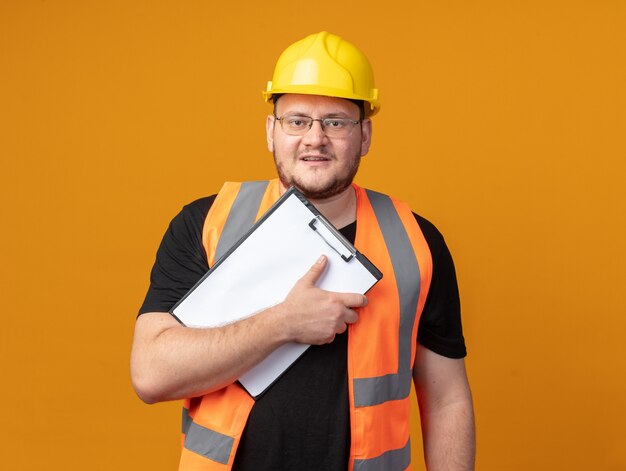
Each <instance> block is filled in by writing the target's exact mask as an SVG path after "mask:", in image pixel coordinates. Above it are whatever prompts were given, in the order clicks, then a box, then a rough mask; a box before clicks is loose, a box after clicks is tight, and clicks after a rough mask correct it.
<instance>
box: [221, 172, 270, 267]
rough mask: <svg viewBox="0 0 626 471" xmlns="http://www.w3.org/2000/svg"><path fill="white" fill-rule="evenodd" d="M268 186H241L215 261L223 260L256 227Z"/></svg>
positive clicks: (258, 183)
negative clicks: (262, 199) (255, 223)
mask: <svg viewBox="0 0 626 471" xmlns="http://www.w3.org/2000/svg"><path fill="white" fill-rule="evenodd" d="M268 184H269V182H268V181H258V182H243V183H242V184H241V188H240V190H239V193H237V197H236V198H235V201H234V202H233V206H232V209H231V210H230V212H229V213H228V218H227V219H226V223H225V224H224V229H223V230H222V234H221V236H220V238H219V241H218V242H217V248H216V249H215V260H219V259H220V258H222V255H224V254H225V253H226V252H227V251H228V249H230V248H231V247H232V246H233V245H234V244H235V242H237V241H238V240H239V239H240V238H241V236H243V235H244V234H245V233H246V232H248V230H250V228H251V227H252V226H253V225H254V222H255V221H256V215H257V213H258V211H259V206H260V205H261V198H262V197H263V194H264V193H265V190H266V188H267V185H268Z"/></svg>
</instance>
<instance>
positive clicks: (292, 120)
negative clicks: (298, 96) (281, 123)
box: [285, 116, 308, 129]
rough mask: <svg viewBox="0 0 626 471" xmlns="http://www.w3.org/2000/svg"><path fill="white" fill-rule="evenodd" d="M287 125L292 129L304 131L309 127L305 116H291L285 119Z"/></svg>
mask: <svg viewBox="0 0 626 471" xmlns="http://www.w3.org/2000/svg"><path fill="white" fill-rule="evenodd" d="M285 124H286V125H287V126H289V127H290V128H292V129H302V128H305V127H306V126H308V120H307V119H306V118H305V117H304V116H289V117H287V118H285Z"/></svg>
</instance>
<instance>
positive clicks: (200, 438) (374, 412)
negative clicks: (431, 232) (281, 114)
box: [179, 180, 432, 471]
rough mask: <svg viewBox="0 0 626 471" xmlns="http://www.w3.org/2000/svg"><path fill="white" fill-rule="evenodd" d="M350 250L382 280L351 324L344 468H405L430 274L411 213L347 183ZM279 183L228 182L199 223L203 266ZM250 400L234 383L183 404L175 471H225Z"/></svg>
mask: <svg viewBox="0 0 626 471" xmlns="http://www.w3.org/2000/svg"><path fill="white" fill-rule="evenodd" d="M353 188H354V191H355V193H356V206H357V208H356V219H357V230H356V239H355V243H354V245H355V247H356V248H357V249H358V250H359V251H360V252H362V253H363V254H364V255H365V256H366V257H367V258H369V259H370V260H371V261H372V262H373V263H374V265H376V267H378V269H379V270H380V271H381V272H382V273H383V278H382V280H380V281H379V282H378V283H377V284H376V285H375V286H374V287H373V288H372V289H371V290H370V291H369V292H368V294H367V299H368V304H367V306H365V307H362V308H358V310H359V312H360V314H361V315H360V316H359V320H358V321H357V322H356V323H354V324H351V325H349V326H348V384H349V387H348V390H349V401H350V429H351V443H350V461H349V470H351V471H352V470H354V471H395V470H399V471H400V470H407V469H410V464H411V445H410V439H409V435H410V420H409V419H410V403H409V393H410V391H411V382H412V371H413V363H414V360H415V349H416V341H417V328H418V324H419V317H420V314H421V312H422V309H423V307H424V303H425V301H426V295H427V294H428V288H429V286H430V280H431V275H432V257H431V254H430V250H429V248H428V244H427V242H426V240H425V239H424V235H423V234H422V232H421V230H420V228H419V225H418V224H417V222H416V221H415V217H414V216H413V213H412V212H411V209H410V208H409V207H408V206H407V205H406V204H405V203H402V202H399V201H396V200H395V199H392V198H390V197H388V196H386V195H383V194H381V193H377V192H375V191H371V190H366V189H363V188H360V187H358V186H357V185H354V184H353ZM279 196H280V186H279V182H278V180H272V181H269V182H268V181H256V182H244V183H230V182H229V183H226V184H224V186H223V187H222V189H221V190H220V192H219V194H218V195H217V197H216V198H215V201H214V202H213V205H212V206H211V209H210V210H209V213H208V214H207V218H206V221H205V224H204V228H203V233H202V242H203V245H204V247H205V249H206V252H207V255H208V262H209V266H213V264H214V262H215V260H218V259H219V258H220V257H221V256H222V255H223V254H224V253H225V252H226V251H227V250H228V249H229V248H230V247H231V246H232V245H233V244H234V243H235V242H236V241H237V240H238V239H239V238H240V237H241V236H242V235H243V234H244V233H245V232H246V231H247V230H248V229H250V228H251V227H252V225H253V224H254V222H255V221H256V220H257V219H258V218H259V217H260V216H262V215H263V214H264V213H265V211H267V209H269V207H270V206H271V205H272V204H273V203H274V202H275V201H276V200H277V199H278V198H279ZM253 405H254V399H253V398H252V397H251V396H250V395H249V394H248V393H247V392H246V391H245V390H244V389H243V388H242V387H241V386H240V385H239V383H237V382H234V383H231V384H229V385H228V386H226V387H224V388H222V389H220V390H218V391H215V392H212V393H209V394H207V395H205V396H202V397H196V398H192V399H187V400H185V402H184V407H183V449H182V454H181V459H180V468H179V469H180V470H181V471H190V470H198V471H200V470H202V471H226V470H230V469H231V468H232V465H233V461H234V459H235V453H236V451H237V447H238V445H239V441H240V439H241V436H242V433H243V430H244V427H245V425H246V421H247V419H248V416H249V414H250V410H251V409H252V407H253Z"/></svg>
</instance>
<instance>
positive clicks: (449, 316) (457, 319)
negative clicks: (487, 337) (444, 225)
mask: <svg viewBox="0 0 626 471" xmlns="http://www.w3.org/2000/svg"><path fill="white" fill-rule="evenodd" d="M415 219H416V220H417V223H418V224H419V226H420V228H421V230H422V233H423V234H424V237H425V238H426V242H427V243H428V246H429V248H430V251H431V255H432V259H433V273H432V279H431V282H430V289H429V291H428V296H427V298H426V304H425V305H424V310H423V312H422V316H421V317H420V323H419V329H418V331H417V341H418V342H419V343H421V344H422V345H423V346H424V347H426V348H428V349H429V350H431V351H433V352H435V353H438V354H439V355H443V356H445V357H448V358H463V357H465V356H466V355H467V350H466V348H465V339H464V337H463V326H462V324H461V303H460V300H459V288H458V284H457V280H456V271H455V269H454V262H453V260H452V255H451V254H450V250H448V246H447V245H446V243H445V240H444V238H443V236H442V235H441V233H440V232H439V231H438V230H437V228H436V227H435V226H434V225H433V224H431V223H430V222H429V221H427V220H426V219H424V218H422V217H421V216H418V215H415Z"/></svg>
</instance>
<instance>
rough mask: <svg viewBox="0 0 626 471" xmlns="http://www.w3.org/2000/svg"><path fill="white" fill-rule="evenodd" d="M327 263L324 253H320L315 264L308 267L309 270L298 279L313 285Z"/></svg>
mask: <svg viewBox="0 0 626 471" xmlns="http://www.w3.org/2000/svg"><path fill="white" fill-rule="evenodd" d="M327 263H328V259H327V258H326V255H322V256H321V257H320V258H318V259H317V261H316V262H315V264H314V265H313V266H312V267H311V268H309V271H308V272H306V273H305V274H304V276H303V277H302V278H300V281H301V282H303V283H305V284H307V285H309V286H315V283H316V282H317V280H319V278H320V276H322V273H324V269H325V268H326V265H327Z"/></svg>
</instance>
